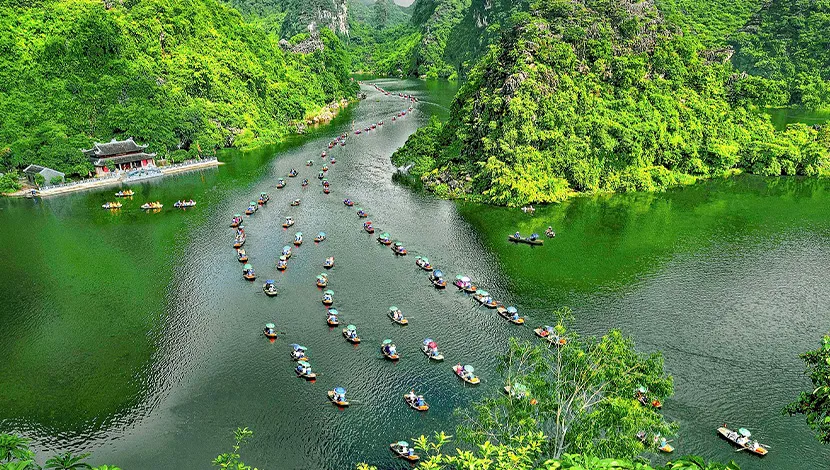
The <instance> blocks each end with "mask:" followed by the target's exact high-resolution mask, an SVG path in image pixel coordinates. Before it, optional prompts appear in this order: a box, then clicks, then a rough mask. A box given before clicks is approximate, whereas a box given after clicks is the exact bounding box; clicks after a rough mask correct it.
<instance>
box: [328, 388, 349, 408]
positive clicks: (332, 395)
mask: <svg viewBox="0 0 830 470" xmlns="http://www.w3.org/2000/svg"><path fill="white" fill-rule="evenodd" d="M328 397H329V400H331V402H332V403H334V404H335V405H337V406H344V407H345V406H349V402H348V401H347V400H337V399H335V393H334V390H329V391H328Z"/></svg>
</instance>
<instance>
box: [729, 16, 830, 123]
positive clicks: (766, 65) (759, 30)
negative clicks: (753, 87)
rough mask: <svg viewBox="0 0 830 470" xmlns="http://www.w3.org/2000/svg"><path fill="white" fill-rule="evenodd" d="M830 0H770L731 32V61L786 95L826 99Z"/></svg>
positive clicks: (805, 100)
mask: <svg viewBox="0 0 830 470" xmlns="http://www.w3.org/2000/svg"><path fill="white" fill-rule="evenodd" d="M828 33H830V2H828V1H826V0H772V1H770V2H769V3H768V4H766V5H765V7H764V8H763V9H762V10H761V11H760V13H759V14H758V15H757V16H756V17H755V18H753V20H752V21H751V22H750V23H749V24H748V25H747V26H746V27H745V28H744V29H743V30H742V31H741V32H740V33H739V34H738V35H737V36H736V38H735V48H736V54H735V58H734V62H735V64H736V66H737V67H738V68H739V69H741V70H745V71H746V72H748V73H750V74H754V75H758V76H762V77H766V78H769V79H772V80H776V81H778V82H779V83H780V84H781V86H782V87H783V88H784V89H786V91H787V93H788V94H789V101H790V102H791V103H793V104H796V105H802V106H804V107H807V108H820V107H824V106H828V104H830V34H828Z"/></svg>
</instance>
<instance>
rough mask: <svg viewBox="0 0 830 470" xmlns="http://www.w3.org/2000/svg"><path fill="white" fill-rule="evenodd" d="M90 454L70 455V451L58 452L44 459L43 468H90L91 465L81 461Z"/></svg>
mask: <svg viewBox="0 0 830 470" xmlns="http://www.w3.org/2000/svg"><path fill="white" fill-rule="evenodd" d="M89 455H90V454H81V455H72V452H66V453H63V454H58V455H56V456H54V457H52V458H51V459H49V460H47V461H46V467H45V468H54V469H56V470H78V469H81V468H86V469H90V468H92V465H90V464H88V463H86V462H82V460H84V459H85V458H87V457H89Z"/></svg>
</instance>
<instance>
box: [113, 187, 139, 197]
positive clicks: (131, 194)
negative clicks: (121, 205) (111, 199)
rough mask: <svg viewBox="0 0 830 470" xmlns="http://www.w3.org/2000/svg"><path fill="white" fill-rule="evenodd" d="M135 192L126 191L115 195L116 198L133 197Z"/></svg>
mask: <svg viewBox="0 0 830 470" xmlns="http://www.w3.org/2000/svg"><path fill="white" fill-rule="evenodd" d="M134 195H135V192H134V191H133V190H132V189H126V190H124V191H118V192H117V193H115V197H133V196H134Z"/></svg>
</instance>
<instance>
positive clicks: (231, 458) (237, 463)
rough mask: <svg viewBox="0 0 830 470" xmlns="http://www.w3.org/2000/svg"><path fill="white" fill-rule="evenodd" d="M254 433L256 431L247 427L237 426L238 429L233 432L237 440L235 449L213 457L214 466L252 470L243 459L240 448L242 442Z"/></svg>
mask: <svg viewBox="0 0 830 470" xmlns="http://www.w3.org/2000/svg"><path fill="white" fill-rule="evenodd" d="M253 435H254V432H253V431H251V430H249V429H248V428H247V427H246V428H236V431H234V433H233V438H234V441H235V443H234V445H233V451H231V452H227V453H224V454H220V455H219V456H217V457H216V458H215V459H213V466H214V467H219V468H224V469H230V470H251V467H250V466H248V465H245V462H243V461H242V458H241V457H240V455H239V449H240V448H241V447H242V444H244V443H245V442H246V441H247V440H248V439H249V438H250V437H251V436H253ZM253 470H256V469H253Z"/></svg>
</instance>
